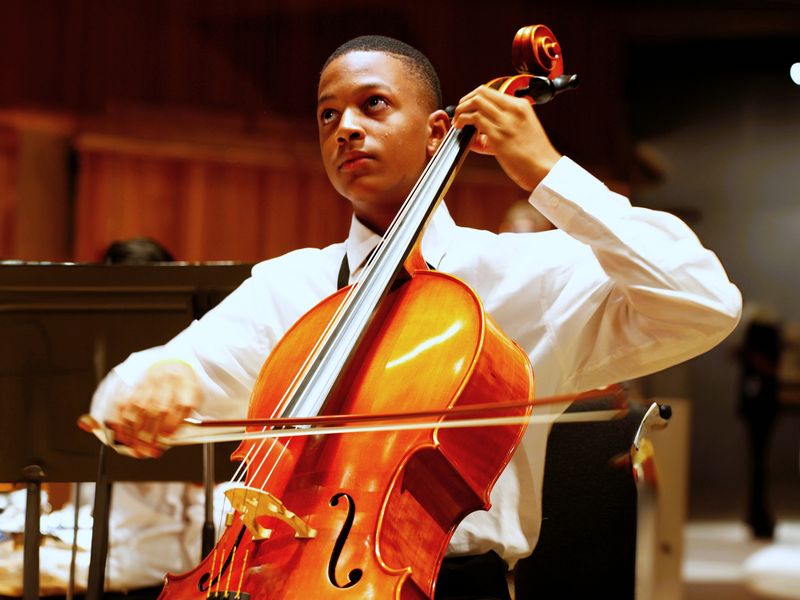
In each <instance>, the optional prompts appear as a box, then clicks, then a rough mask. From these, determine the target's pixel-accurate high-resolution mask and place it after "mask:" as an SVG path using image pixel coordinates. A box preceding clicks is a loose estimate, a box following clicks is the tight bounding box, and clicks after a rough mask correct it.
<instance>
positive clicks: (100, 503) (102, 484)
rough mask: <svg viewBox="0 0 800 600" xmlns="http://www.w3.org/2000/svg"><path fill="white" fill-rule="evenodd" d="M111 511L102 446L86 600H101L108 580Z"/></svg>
mask: <svg viewBox="0 0 800 600" xmlns="http://www.w3.org/2000/svg"><path fill="white" fill-rule="evenodd" d="M110 509H111V482H110V481H108V476H107V475H106V446H105V445H102V444H101V446H100V458H99V460H98V468H97V484H96V485H95V490H94V508H93V511H92V516H93V523H92V551H91V558H90V560H89V581H88V583H87V586H86V600H100V598H102V597H103V587H104V584H105V578H106V557H107V555H108V516H109V513H110Z"/></svg>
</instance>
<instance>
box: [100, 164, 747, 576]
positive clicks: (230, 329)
mask: <svg viewBox="0 0 800 600" xmlns="http://www.w3.org/2000/svg"><path fill="white" fill-rule="evenodd" d="M530 201H531V203H532V204H533V205H534V206H535V207H536V208H537V209H538V210H539V211H540V212H542V213H543V214H544V216H545V217H547V218H548V219H549V220H550V221H551V222H552V223H554V224H555V225H556V226H557V227H558V229H557V230H553V231H547V232H543V233H504V234H500V235H497V234H494V233H491V232H488V231H480V230H475V229H468V228H463V227H459V226H457V225H456V224H455V223H454V222H453V220H452V218H451V217H450V215H449V213H448V212H447V210H446V208H445V207H444V206H441V207H440V208H439V209H438V210H437V211H436V213H435V214H434V216H433V218H432V219H431V222H430V224H429V226H428V228H427V229H426V231H425V234H424V238H423V243H422V253H423V256H424V257H425V259H426V260H427V261H428V263H430V264H431V265H432V266H433V267H434V268H436V269H438V270H440V271H443V272H446V273H451V274H453V275H455V276H457V277H459V278H461V279H463V280H464V281H466V282H467V283H469V284H470V285H471V286H472V287H473V288H474V289H475V291H476V292H477V293H478V295H479V296H480V297H481V298H482V300H483V304H484V306H485V308H486V310H487V312H488V313H489V314H491V315H492V316H493V317H494V319H495V320H496V321H497V323H498V324H499V325H500V327H501V328H502V329H503V330H504V331H505V333H506V334H507V335H508V336H509V337H511V338H512V339H514V340H515V341H516V342H517V343H518V344H519V345H520V346H521V347H522V348H523V349H524V350H525V352H527V354H528V356H529V357H530V359H531V362H532V363H533V367H534V372H535V379H536V392H537V396H538V397H544V396H550V395H554V394H562V393H570V392H576V391H583V390H588V389H592V388H596V387H599V386H603V385H607V384H610V383H614V382H619V381H623V380H628V379H632V378H635V377H639V376H641V375H644V374H647V373H651V372H653V371H657V370H660V369H663V368H665V367H668V366H671V365H674V364H676V363H678V362H681V361H684V360H687V359H689V358H692V357H693V356H696V355H698V354H700V353H702V352H705V351H707V350H708V349H710V348H712V347H713V346H714V345H716V344H717V343H718V342H720V341H721V340H722V339H723V338H724V337H725V336H726V335H728V333H729V332H730V331H731V330H732V329H733V327H734V326H735V325H736V323H737V321H738V318H739V314H740V309H741V296H740V294H739V291H738V290H737V288H736V287H735V286H734V285H733V284H731V283H730V282H729V281H728V278H727V276H726V274H725V271H724V269H723V268H722V266H721V265H720V263H719V260H718V259H717V257H716V256H715V255H714V254H713V253H712V252H710V251H709V250H706V249H705V248H703V247H702V246H701V244H700V243H699V241H698V239H697V237H696V236H695V235H694V233H692V231H691V230H690V229H689V228H688V227H687V226H686V225H685V224H684V223H683V222H682V221H680V220H679V219H677V218H676V217H674V216H672V215H670V214H667V213H663V212H657V211H652V210H648V209H643V208H635V207H631V205H630V203H629V202H628V200H627V199H626V198H624V197H623V196H620V195H618V194H615V193H613V192H610V191H609V190H608V189H607V188H606V186H605V185H604V184H603V183H601V182H600V181H598V180H597V179H595V178H594V177H592V176H591V175H590V174H589V173H587V172H586V171H584V170H583V169H581V168H580V167H579V166H578V165H576V164H575V163H574V162H572V161H571V160H570V159H569V158H566V157H565V158H562V159H561V160H560V161H559V162H558V163H557V164H556V166H555V167H554V168H553V169H552V171H551V172H550V173H549V174H548V175H547V177H546V178H545V179H544V180H543V181H542V182H541V184H540V185H539V186H538V187H537V188H536V189H535V190H534V191H533V192H532V194H531V197H530ZM379 239H380V238H379V236H377V235H376V234H374V233H373V232H371V231H370V230H369V229H367V228H366V227H364V226H363V225H362V224H361V223H360V222H359V221H358V220H357V219H355V218H354V219H353V220H352V224H351V227H350V233H349V236H348V238H347V240H346V241H345V242H342V243H338V244H333V245H331V246H328V247H327V248H323V249H312V248H307V249H303V250H297V251H294V252H290V253H288V254H286V255H284V256H281V257H278V258H275V259H272V260H267V261H265V262H262V263H260V264H258V265H256V266H255V267H254V268H253V272H252V276H251V277H250V278H249V279H248V280H247V281H245V282H244V283H243V284H242V285H241V286H240V287H239V288H238V289H237V290H236V291H234V292H233V293H232V294H231V295H230V296H229V297H228V298H226V299H225V300H224V301H223V302H222V303H221V304H220V305H219V306H217V307H216V308H215V309H214V310H212V311H210V312H209V313H208V314H206V315H205V316H204V317H203V318H202V319H201V320H199V321H196V322H194V323H193V324H192V325H191V326H190V327H188V328H187V329H186V330H185V331H183V332H182V333H180V334H179V335H178V336H176V337H175V338H174V339H172V340H171V341H169V342H168V343H167V344H166V345H164V346H161V347H158V348H154V349H150V350H147V351H144V352H139V353H135V354H133V355H131V357H130V358H128V359H127V360H126V361H125V362H123V363H122V364H121V365H119V366H117V367H116V368H115V369H114V370H113V371H112V372H111V374H110V375H109V376H108V377H107V378H106V379H105V380H104V382H103V383H102V384H101V386H100V388H99V389H98V391H97V392H96V394H95V398H94V402H93V409H92V410H93V413H94V414H95V415H96V416H97V417H100V418H105V417H107V416H109V415H111V414H113V408H112V404H113V401H114V399H115V398H118V397H120V396H121V395H123V394H125V393H126V392H127V390H128V389H130V387H131V386H133V385H135V384H136V382H137V381H138V380H139V379H140V377H141V376H142V374H143V372H144V371H145V370H146V369H147V368H148V367H149V366H151V365H152V364H153V363H154V362H155V361H157V360H164V359H169V358H177V359H180V360H182V361H185V362H187V363H188V364H190V365H191V366H192V367H193V368H194V369H195V371H196V372H197V374H198V375H199V377H200V379H201V381H202V383H203V387H204V390H205V402H204V404H203V405H202V406H201V407H200V410H199V413H201V415H203V416H206V417H215V418H233V417H240V416H243V415H245V414H246V411H247V403H248V399H249V395H250V390H251V388H252V387H253V385H254V382H255V380H256V377H257V375H258V372H259V369H260V367H261V365H262V363H263V362H264V359H265V358H266V356H267V355H268V354H269V352H270V350H271V349H272V348H273V347H274V346H275V344H276V343H277V342H278V340H280V339H281V337H282V336H283V334H284V333H285V332H286V331H287V329H288V328H289V327H290V326H291V325H292V324H293V323H294V322H295V321H296V320H297V319H298V318H299V317H300V316H301V315H303V314H304V313H305V312H306V311H308V310H309V309H311V308H312V307H313V306H314V305H315V304H317V303H318V302H319V301H320V300H322V299H323V298H325V297H326V296H328V295H329V294H331V293H333V292H334V291H335V289H336V284H337V281H336V280H337V274H338V272H339V267H340V265H341V262H342V257H343V255H344V254H345V253H346V254H347V258H348V262H349V264H350V265H356V268H354V269H353V272H352V273H351V281H356V280H357V279H358V277H359V275H360V272H361V265H362V263H363V262H364V260H365V258H366V257H367V255H368V254H369V252H370V251H371V250H372V248H373V247H374V246H375V245H376V244H377V243H378V241H379ZM548 410H550V411H552V410H554V409H548V408H547V407H542V408H538V409H535V411H538V412H539V414H541V413H543V412H547V411H548ZM547 433H548V427H547V426H545V425H531V426H529V428H528V430H527V432H526V434H525V437H524V439H523V443H522V445H521V447H520V449H519V451H518V452H517V453H516V454H515V455H514V458H513V460H512V461H511V463H510V464H509V466H508V467H507V469H506V470H505V471H504V473H503V474H502V475H501V477H500V479H499V480H498V481H497V484H496V485H495V488H494V491H493V493H492V497H491V499H492V508H491V510H489V511H488V512H484V511H478V512H476V513H473V514H471V515H469V516H468V517H467V518H466V519H465V520H464V521H463V522H462V524H461V525H460V526H459V528H458V530H457V531H456V533H455V535H454V537H453V539H452V541H451V544H450V553H451V554H479V553H483V552H486V551H488V550H495V551H496V552H497V553H498V554H500V555H501V556H502V557H503V558H505V559H506V560H507V561H508V562H509V563H510V564H511V565H512V566H513V564H514V563H515V562H516V560H517V559H519V558H521V557H523V556H526V555H528V554H529V553H530V552H531V550H532V549H533V546H534V545H535V542H536V540H537V538H538V534H539V525H540V523H539V521H540V517H541V484H542V476H543V471H544V453H545V444H546V439H547Z"/></svg>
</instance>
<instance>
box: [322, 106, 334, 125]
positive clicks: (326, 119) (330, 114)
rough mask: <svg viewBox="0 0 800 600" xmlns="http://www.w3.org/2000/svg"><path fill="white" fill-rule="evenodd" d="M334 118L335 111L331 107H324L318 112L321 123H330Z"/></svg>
mask: <svg viewBox="0 0 800 600" xmlns="http://www.w3.org/2000/svg"><path fill="white" fill-rule="evenodd" d="M335 118H336V111H335V110H333V109H331V108H326V109H325V110H323V111H322V112H320V113H319V120H320V121H321V122H323V123H330V122H331V121H333V119H335Z"/></svg>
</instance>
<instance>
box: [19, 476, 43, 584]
mask: <svg viewBox="0 0 800 600" xmlns="http://www.w3.org/2000/svg"><path fill="white" fill-rule="evenodd" d="M22 475H23V477H24V478H25V480H26V481H27V482H28V483H27V486H28V491H27V495H26V498H25V536H24V537H25V543H24V548H23V554H22V594H23V596H22V597H23V598H24V599H25V600H37V599H38V598H39V517H40V516H41V505H42V480H43V479H44V470H43V469H42V468H41V467H40V466H39V465H29V466H27V467H25V468H24V469H23V470H22Z"/></svg>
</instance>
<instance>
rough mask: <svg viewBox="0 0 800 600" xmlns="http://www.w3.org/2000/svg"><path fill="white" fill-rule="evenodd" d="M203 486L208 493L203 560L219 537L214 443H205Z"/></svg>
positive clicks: (204, 523)
mask: <svg viewBox="0 0 800 600" xmlns="http://www.w3.org/2000/svg"><path fill="white" fill-rule="evenodd" d="M203 486H204V488H205V494H206V507H205V508H206V510H205V514H206V517H205V521H204V522H203V547H202V550H201V555H200V560H201V561H202V560H203V558H205V557H206V556H208V553H209V552H211V550H212V549H213V548H214V542H215V541H216V539H217V534H216V530H215V529H214V444H203Z"/></svg>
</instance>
